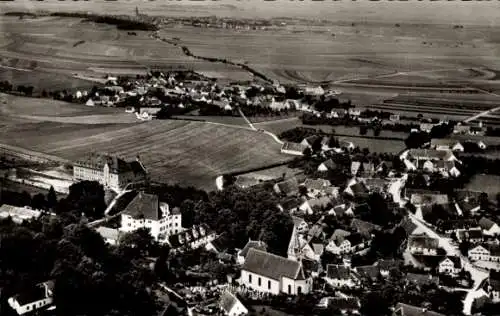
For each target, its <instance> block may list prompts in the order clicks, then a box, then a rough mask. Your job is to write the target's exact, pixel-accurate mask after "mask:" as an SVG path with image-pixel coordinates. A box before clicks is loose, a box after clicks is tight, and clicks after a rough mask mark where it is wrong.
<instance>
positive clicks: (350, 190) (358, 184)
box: [344, 179, 370, 199]
mask: <svg viewBox="0 0 500 316" xmlns="http://www.w3.org/2000/svg"><path fill="white" fill-rule="evenodd" d="M344 193H345V194H347V195H350V196H351V197H354V198H360V199H364V198H367V197H368V196H369V195H370V190H368V188H367V187H366V184H365V183H364V182H362V181H357V180H356V179H353V180H352V181H350V182H349V183H348V184H347V186H346V189H345V190H344Z"/></svg>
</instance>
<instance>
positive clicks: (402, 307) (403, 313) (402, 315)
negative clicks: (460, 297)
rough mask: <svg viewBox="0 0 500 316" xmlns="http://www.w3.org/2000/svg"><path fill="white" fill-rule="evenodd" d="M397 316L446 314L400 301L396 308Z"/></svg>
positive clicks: (438, 315) (437, 315)
mask: <svg viewBox="0 0 500 316" xmlns="http://www.w3.org/2000/svg"><path fill="white" fill-rule="evenodd" d="M394 315H396V316H445V315H444V314H440V313H436V312H433V311H429V310H427V309H425V308H422V307H417V306H413V305H408V304H403V303H398V304H397V305H396V308H395V309H394Z"/></svg>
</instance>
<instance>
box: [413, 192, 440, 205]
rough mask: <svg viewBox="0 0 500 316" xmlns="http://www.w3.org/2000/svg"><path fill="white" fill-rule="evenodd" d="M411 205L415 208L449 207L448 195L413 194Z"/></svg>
mask: <svg viewBox="0 0 500 316" xmlns="http://www.w3.org/2000/svg"><path fill="white" fill-rule="evenodd" d="M410 203H411V204H413V205H415V206H417V207H418V206H424V205H436V204H437V205H447V204H449V200H448V195H446V194H437V193H430V192H429V193H413V194H411V198H410Z"/></svg>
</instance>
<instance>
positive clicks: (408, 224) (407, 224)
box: [399, 217, 417, 235]
mask: <svg viewBox="0 0 500 316" xmlns="http://www.w3.org/2000/svg"><path fill="white" fill-rule="evenodd" d="M399 226H400V227H401V228H403V229H404V230H405V232H406V235H411V234H412V233H413V232H414V231H415V230H416V229H417V225H415V223H413V222H412V220H411V219H409V218H408V217H405V218H403V219H402V220H401V222H400V223H399Z"/></svg>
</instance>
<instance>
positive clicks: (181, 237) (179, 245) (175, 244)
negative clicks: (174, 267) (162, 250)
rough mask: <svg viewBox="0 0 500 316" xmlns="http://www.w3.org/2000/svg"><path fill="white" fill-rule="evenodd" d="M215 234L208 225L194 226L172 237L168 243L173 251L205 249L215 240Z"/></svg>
mask: <svg viewBox="0 0 500 316" xmlns="http://www.w3.org/2000/svg"><path fill="white" fill-rule="evenodd" d="M215 237H216V236H215V232H213V231H211V230H210V229H209V228H208V227H207V226H206V225H204V224H202V225H199V226H193V227H191V228H190V229H183V230H182V231H181V232H180V233H177V234H174V235H170V236H169V237H168V243H169V244H170V247H172V250H174V249H175V250H176V251H184V250H191V249H197V248H201V247H205V246H206V245H207V244H209V243H210V242H212V241H214V240H215Z"/></svg>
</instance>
